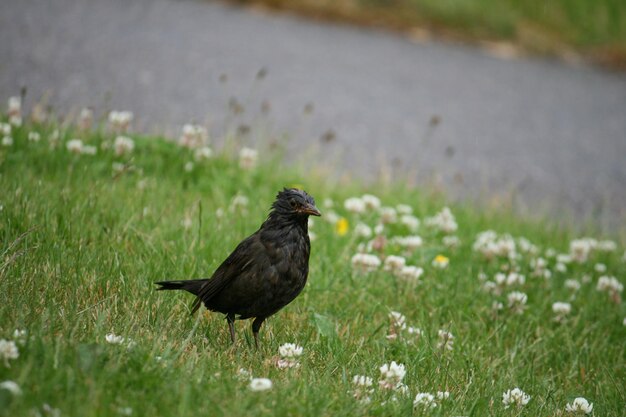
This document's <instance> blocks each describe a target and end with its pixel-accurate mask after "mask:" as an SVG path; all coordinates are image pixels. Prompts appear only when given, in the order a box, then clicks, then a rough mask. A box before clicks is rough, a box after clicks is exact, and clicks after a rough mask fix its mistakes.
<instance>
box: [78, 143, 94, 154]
mask: <svg viewBox="0 0 626 417" xmlns="http://www.w3.org/2000/svg"><path fill="white" fill-rule="evenodd" d="M97 152H98V148H96V147H95V146H92V145H83V147H82V148H81V150H80V153H81V155H95V154H96V153H97Z"/></svg>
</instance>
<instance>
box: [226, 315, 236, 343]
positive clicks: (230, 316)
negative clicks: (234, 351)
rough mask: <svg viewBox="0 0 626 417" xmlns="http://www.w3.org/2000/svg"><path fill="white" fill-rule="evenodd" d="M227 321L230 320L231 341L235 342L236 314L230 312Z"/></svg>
mask: <svg viewBox="0 0 626 417" xmlns="http://www.w3.org/2000/svg"><path fill="white" fill-rule="evenodd" d="M226 321H227V322H228V330H230V341H231V342H233V345H234V344H235V314H233V313H228V314H227V315H226Z"/></svg>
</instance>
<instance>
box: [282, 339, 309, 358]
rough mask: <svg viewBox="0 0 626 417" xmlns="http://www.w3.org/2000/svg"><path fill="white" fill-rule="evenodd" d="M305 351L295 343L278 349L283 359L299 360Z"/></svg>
mask: <svg viewBox="0 0 626 417" xmlns="http://www.w3.org/2000/svg"><path fill="white" fill-rule="evenodd" d="M303 350H304V349H303V348H302V346H298V345H296V344H295V343H285V344H283V345H281V346H280V347H279V348H278V353H280V356H282V357H283V358H297V357H298V356H301V355H302V351H303Z"/></svg>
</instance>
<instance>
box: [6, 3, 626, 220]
mask: <svg viewBox="0 0 626 417" xmlns="http://www.w3.org/2000/svg"><path fill="white" fill-rule="evenodd" d="M0 39H2V41H1V42H0V56H1V57H2V59H1V60H0V96H1V97H8V96H9V95H12V94H15V93H16V92H18V91H19V87H20V86H22V85H26V86H28V89H29V97H30V99H31V102H32V99H33V98H35V97H40V96H41V95H42V94H43V93H44V92H46V91H51V92H52V96H51V99H50V102H51V103H52V104H54V105H55V106H56V107H57V108H58V109H60V110H62V111H69V110H72V109H74V110H75V109H76V108H78V107H81V106H92V107H94V108H95V109H96V112H97V113H98V112H100V113H102V112H103V111H104V110H105V109H106V108H116V109H128V110H132V111H134V112H135V114H136V115H137V119H138V124H139V127H140V128H143V129H144V130H154V129H155V128H156V129H163V130H165V131H168V132H171V133H172V134H175V133H176V132H177V130H178V129H179V128H180V126H181V124H182V123H185V122H187V121H191V120H195V121H198V122H208V123H210V126H211V130H212V132H213V134H214V135H215V136H218V137H219V136H223V132H224V131H225V130H226V129H228V128H229V127H230V128H234V127H235V126H238V125H239V124H249V125H252V126H254V127H255V129H253V132H260V131H264V132H270V133H271V134H280V133H281V132H289V134H290V136H291V141H290V142H289V147H290V149H291V150H292V151H293V149H294V148H295V147H297V146H302V145H303V144H304V145H305V146H307V147H309V148H311V147H319V148H320V152H322V153H323V154H324V155H325V158H324V160H326V161H332V164H333V165H334V167H335V169H336V170H338V171H345V172H349V173H351V174H352V175H354V176H359V177H365V178H370V179H371V178H374V177H375V176H376V175H377V173H378V172H379V171H380V170H381V169H380V168H381V166H382V167H389V169H386V171H390V172H392V173H394V175H397V176H405V177H408V178H411V179H412V180H414V179H417V181H418V182H430V183H432V182H435V183H437V184H440V185H441V186H442V188H443V189H445V190H446V192H448V193H449V194H450V195H451V196H452V197H456V198H470V199H472V200H479V201H488V202H493V201H505V202H506V201H512V202H513V204H514V205H515V206H516V207H517V208H518V210H520V211H521V212H522V213H527V214H530V215H536V214H541V213H546V212H549V213H556V214H558V216H559V218H562V217H563V213H565V214H567V215H569V214H574V215H576V216H577V218H593V219H594V220H595V221H596V222H597V223H598V224H600V225H601V226H602V227H604V228H610V227H612V226H615V225H616V224H618V223H620V222H622V221H623V220H624V219H625V218H626V209H625V207H626V76H625V75H624V74H612V73H608V72H603V71H600V70H598V69H591V68H586V67H571V66H566V65H563V64H560V63H556V62H551V61H543V60H532V59H528V60H501V59H497V58H494V57H492V56H489V55H487V54H485V53H482V52H481V51H478V50H474V49H467V48H463V47H456V46H451V45H444V44H438V43H425V44H424V43H421V44H420V43H416V42H411V41H409V40H407V39H403V38H401V37H397V36H395V35H393V34H387V33H382V32H379V31H371V30H364V29H356V28H351V27H338V26H332V25H326V24H319V23H310V22H306V21H303V20H301V19H297V18H291V17H285V16H270V15H266V14H261V13H258V12H251V11H247V10H242V9H238V8H233V7H229V6H224V5H221V4H214V3H210V2H207V1H192V0H178V1H176V0H135V1H127V0H107V1H96V0H55V1H44V0H40V1H34V0H20V1H2V2H0ZM261 68H266V69H267V75H266V76H265V78H264V79H262V80H260V81H259V80H257V81H255V75H256V74H257V72H258V70H259V69H261ZM221 74H227V76H228V80H227V82H225V83H224V82H220V80H219V78H220V75H221ZM231 97H236V98H237V100H238V101H239V102H240V103H242V104H243V105H244V107H245V112H244V113H243V114H242V115H239V116H236V117H234V116H232V115H229V112H228V103H229V99H230V98H231ZM264 100H268V101H269V103H270V107H271V110H270V112H269V114H268V115H267V116H264V115H263V113H262V112H261V110H260V108H261V103H262V102H263V101H264ZM307 103H314V111H313V113H312V114H310V115H308V116H307V115H304V114H303V111H302V110H303V108H304V106H305V105H306V104H307ZM433 116H436V117H437V118H438V119H439V124H437V125H436V126H434V125H433V124H431V121H432V118H433ZM329 129H331V130H332V131H333V132H334V133H335V139H334V140H333V141H331V142H330V143H327V144H324V141H321V140H320V136H322V135H323V134H324V132H326V131H328V130H329ZM247 140H248V141H251V142H254V141H255V140H256V137H255V136H253V137H250V138H248V139H247ZM329 156H330V157H331V158H329ZM510 196H513V198H512V199H511V198H510ZM622 224H623V222H622Z"/></svg>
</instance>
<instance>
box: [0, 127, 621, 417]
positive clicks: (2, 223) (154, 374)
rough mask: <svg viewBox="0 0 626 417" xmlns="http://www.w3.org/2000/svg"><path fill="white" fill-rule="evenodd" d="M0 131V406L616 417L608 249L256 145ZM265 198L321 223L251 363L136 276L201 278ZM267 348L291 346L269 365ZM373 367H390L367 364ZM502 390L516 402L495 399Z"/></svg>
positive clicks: (261, 212) (211, 318) (613, 297)
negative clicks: (309, 201)
mask: <svg viewBox="0 0 626 417" xmlns="http://www.w3.org/2000/svg"><path fill="white" fill-rule="evenodd" d="M4 120H6V118H4ZM2 130H3V131H4V134H3V139H2V143H3V145H2V146H0V190H1V194H0V207H1V211H0V238H1V246H0V251H1V253H2V257H1V258H0V294H1V295H2V296H1V300H2V302H1V303H0V339H2V341H1V342H0V384H1V385H0V415H2V416H38V415H41V416H56V415H60V416H83V417H85V416H116V415H120V416H123V415H133V416H242V415H255V416H297V415H311V416H327V415H328V416H330V415H332V416H346V415H372V416H385V415H415V416H418V415H433V416H461V415H463V416H469V415H472V416H520V415H528V416H558V415H574V414H569V413H566V405H567V404H570V405H573V401H574V399H575V398H577V397H584V398H586V399H587V400H588V401H589V402H590V403H593V414H594V415H597V416H603V417H604V416H607V417H608V416H615V417H618V416H623V415H624V412H625V409H624V407H625V404H626V388H625V387H626V385H625V382H626V348H625V344H624V341H625V340H626V322H624V320H625V317H626V306H625V304H624V302H623V301H622V300H621V295H622V289H621V287H620V281H621V282H623V281H624V276H625V275H626V263H625V260H624V258H623V256H624V247H623V245H622V243H615V242H612V241H607V240H603V239H602V238H601V237H599V236H595V237H594V238H595V239H591V238H589V239H584V240H580V239H578V238H579V237H578V236H574V235H573V234H572V233H571V232H569V231H567V230H557V229H555V228H553V227H552V226H551V225H550V224H549V223H541V224H529V223H526V222H524V221H523V220H520V219H516V218H514V217H512V216H511V215H507V214H506V213H499V214H493V213H487V212H477V211H476V210H472V209H471V208H468V207H462V206H451V212H448V211H447V210H444V206H445V202H443V201H441V199H440V198H437V197H432V196H431V195H430V194H429V193H425V192H422V191H420V190H416V189H410V188H407V187H405V186H404V185H403V184H401V183H396V184H390V185H385V186H384V187H383V186H380V185H370V186H365V185H362V184H358V183H356V182H354V183H347V182H337V181H334V180H332V179H330V178H326V177H324V176H323V175H321V174H316V173H315V171H313V172H311V171H310V170H309V172H303V171H302V170H299V169H298V168H296V167H286V166H284V165H282V164H281V162H280V160H281V159H280V157H281V155H280V152H279V151H276V150H274V151H270V150H266V149H259V150H258V151H259V158H258V161H257V162H256V163H255V159H254V152H252V151H249V150H248V151H247V153H245V151H244V154H243V155H242V156H240V146H239V144H238V141H237V138H235V137H233V138H229V140H227V145H226V146H225V147H224V148H223V149H221V150H219V151H218V150H216V149H213V154H212V155H211V156H209V152H208V151H206V150H205V151H200V152H199V153H197V151H194V150H190V149H188V148H186V147H183V146H180V145H179V144H177V143H176V142H175V141H167V140H164V139H162V138H155V137H143V136H141V135H128V136H130V138H131V140H130V141H129V140H126V139H124V140H119V139H118V140H116V137H117V134H114V133H112V132H111V131H110V129H109V127H108V126H102V127H99V128H97V129H95V130H88V131H81V130H80V129H78V128H77V127H75V126H66V125H63V126H55V125H53V124H46V123H39V124H28V123H27V124H25V125H24V126H22V127H13V128H8V127H6V125H3V126H2ZM9 130H10V131H9ZM55 131H56V132H55ZM32 132H35V134H33V133H32ZM189 134H190V135H192V136H193V132H191V133H189ZM200 136H201V135H200ZM7 137H10V138H11V139H12V141H11V140H8V139H5V138H7ZM74 138H79V139H81V140H82V141H83V144H82V145H81V144H79V143H78V142H71V140H72V139H74ZM85 145H87V146H93V147H94V148H89V147H87V148H86V147H85ZM94 151H95V154H93V153H94ZM196 153H197V155H196ZM196 157H197V158H199V159H196ZM241 158H243V159H241ZM283 186H287V187H289V186H298V187H303V188H304V189H306V190H307V191H308V192H310V193H311V194H312V195H313V196H315V197H316V199H317V203H318V207H319V208H320V209H321V211H322V212H323V217H322V218H316V219H315V221H314V223H313V224H312V225H311V227H310V231H311V233H312V234H313V235H314V236H313V241H312V255H311V263H310V276H309V282H308V284H307V287H306V288H305V290H304V292H303V293H302V294H301V295H300V296H299V297H298V298H297V299H296V300H295V301H294V302H293V303H292V304H290V305H289V306H287V307H286V308H285V309H284V310H282V311H281V312H279V313H278V314H277V315H275V316H273V317H271V318H270V319H269V320H268V321H267V322H266V324H265V326H264V327H263V328H262V329H261V347H260V349H259V350H258V351H257V350H255V349H254V347H253V343H252V335H251V331H250V328H249V326H250V323H249V322H237V323H236V329H237V335H238V343H237V345H236V347H234V348H233V347H231V346H230V343H229V337H228V331H227V326H226V322H225V320H224V318H223V317H222V316H221V315H219V314H216V313H207V312H206V310H204V309H202V310H201V313H200V314H197V315H196V316H190V315H189V306H190V304H191V302H192V296H190V295H189V294H182V293H181V294H174V293H163V292H158V293H157V292H156V291H155V286H154V285H153V283H154V281H157V280H162V279H185V278H194V277H207V276H209V275H210V274H211V272H212V271H213V270H214V269H215V268H216V267H217V266H218V265H219V263H220V261H221V260H222V259H224V258H225V257H226V256H227V255H228V253H229V252H230V251H231V250H232V249H233V248H234V247H235V245H236V244H237V243H238V242H239V241H240V240H241V239H242V238H244V237H245V236H247V235H248V234H250V233H252V232H254V231H255V230H256V229H257V228H258V226H259V225H260V224H261V222H262V221H263V220H264V219H265V217H266V215H267V211H268V209H269V206H270V204H271V203H272V201H273V199H274V196H275V195H276V192H277V191H278V190H280V189H281V188H282V187H283ZM366 193H367V194H370V195H371V194H374V195H375V196H376V197H378V198H379V199H380V205H381V206H382V207H378V202H377V199H376V198H373V197H371V196H369V197H367V196H366V197H365V198H362V196H363V194H366ZM353 197H358V198H357V199H352V200H349V199H350V198H353ZM346 200H347V201H346ZM398 205H400V206H398ZM358 211H362V213H357V212H358ZM411 211H412V214H409V212H411ZM403 213H404V214H403ZM416 219H419V223H420V224H419V226H417V225H416V223H417V222H416ZM359 223H362V224H361V225H358V224H359ZM366 226H368V227H366ZM486 230H493V231H494V232H493V233H482V232H484V231H486ZM368 231H369V232H371V233H372V235H371V236H370V237H367V234H368ZM375 236H376V237H375ZM399 236H400V237H404V239H398V237H399ZM407 236H412V238H406V237H407ZM416 236H419V237H420V238H421V243H420V239H418V238H417V237H416ZM359 252H362V253H366V254H369V255H371V256H373V257H376V259H378V260H379V261H381V265H379V266H376V265H375V264H374V263H372V262H375V261H372V260H373V259H374V258H372V257H365V256H360V257H358V256H357V257H354V255H355V254H357V253H359ZM400 257H402V258H400ZM359 260H360V261H361V263H359ZM403 260H404V262H405V263H406V265H410V266H414V267H416V268H407V267H404V268H403V267H402V264H403ZM368 261H369V262H370V263H367V262H368ZM446 263H447V265H446ZM368 268H371V269H372V270H371V271H369V272H365V269H368ZM418 268H421V269H422V274H421V276H420V269H418ZM499 274H501V275H499ZM609 277H615V278H616V279H615V280H611V279H610V278H609ZM525 298H526V300H527V301H526V302H525V303H524V299H525ZM556 302H563V303H568V304H561V305H556V306H554V303H556ZM568 306H569V310H570V311H569V312H568ZM554 309H556V310H557V312H555V311H554ZM393 312H395V313H393ZM16 330H17V332H16ZM445 332H449V333H445ZM450 334H451V335H452V336H453V339H452V336H450ZM286 343H295V344H297V345H299V346H301V347H302V348H303V349H302V354H301V355H300V356H297V355H296V356H293V357H289V358H287V361H284V360H283V361H282V362H279V359H280V354H279V347H281V346H282V345H284V344H286ZM283 350H285V349H283ZM283 353H285V352H283ZM283 359H285V358H283ZM392 361H394V362H396V363H397V364H402V365H404V371H405V372H403V371H402V368H401V367H400V366H397V367H396V366H394V365H390V366H388V367H387V369H384V370H383V371H384V373H383V372H381V370H380V368H381V367H382V366H383V365H385V364H391V363H392ZM286 362H287V363H288V364H289V365H295V366H292V367H286V368H280V367H279V366H278V365H279V363H280V364H283V365H284V364H285V363H286ZM357 375H361V376H363V377H364V378H360V379H358V381H357V382H361V383H363V384H364V385H358V384H356V383H355V382H354V377H355V376H357ZM251 377H254V378H268V379H270V380H271V381H272V387H271V389H269V390H264V391H255V390H254V389H253V388H251V382H250V378H251ZM365 377H369V378H371V379H372V380H371V383H372V385H371V386H367V383H368V382H369V380H368V379H367V378H365ZM7 381H10V382H7ZM13 383H14V384H13ZM263 384H264V383H263V381H260V382H259V381H255V382H254V383H253V384H252V386H253V387H255V388H263ZM516 387H519V388H520V389H521V390H523V391H524V392H525V393H526V394H527V395H528V396H530V399H529V400H528V401H527V404H525V405H521V403H524V402H526V400H527V398H524V396H519V397H515V393H516V392H513V397H514V398H518V401H519V403H520V405H519V406H517V405H516V404H515V401H514V399H513V400H510V401H513V403H509V404H504V403H503V394H504V393H505V392H507V391H509V390H513V389H514V388H516ZM438 392H440V394H439V395H440V397H442V398H441V399H438V398H437V393H438ZM444 392H448V394H449V396H448V397H447V398H443V397H445V395H444V394H443V393H444ZM426 393H430V394H432V395H433V397H434V398H433V399H432V401H431V397H429V396H428V395H425V394H426ZM418 394H423V395H418ZM509 394H510V393H509ZM416 396H417V397H418V399H417V401H415V400H416ZM507 398H508V397H507ZM414 402H415V403H416V404H415V405H414ZM433 405H436V406H433ZM506 405H509V407H508V408H507V407H506ZM431 406H432V407H431ZM580 415H582V414H580Z"/></svg>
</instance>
